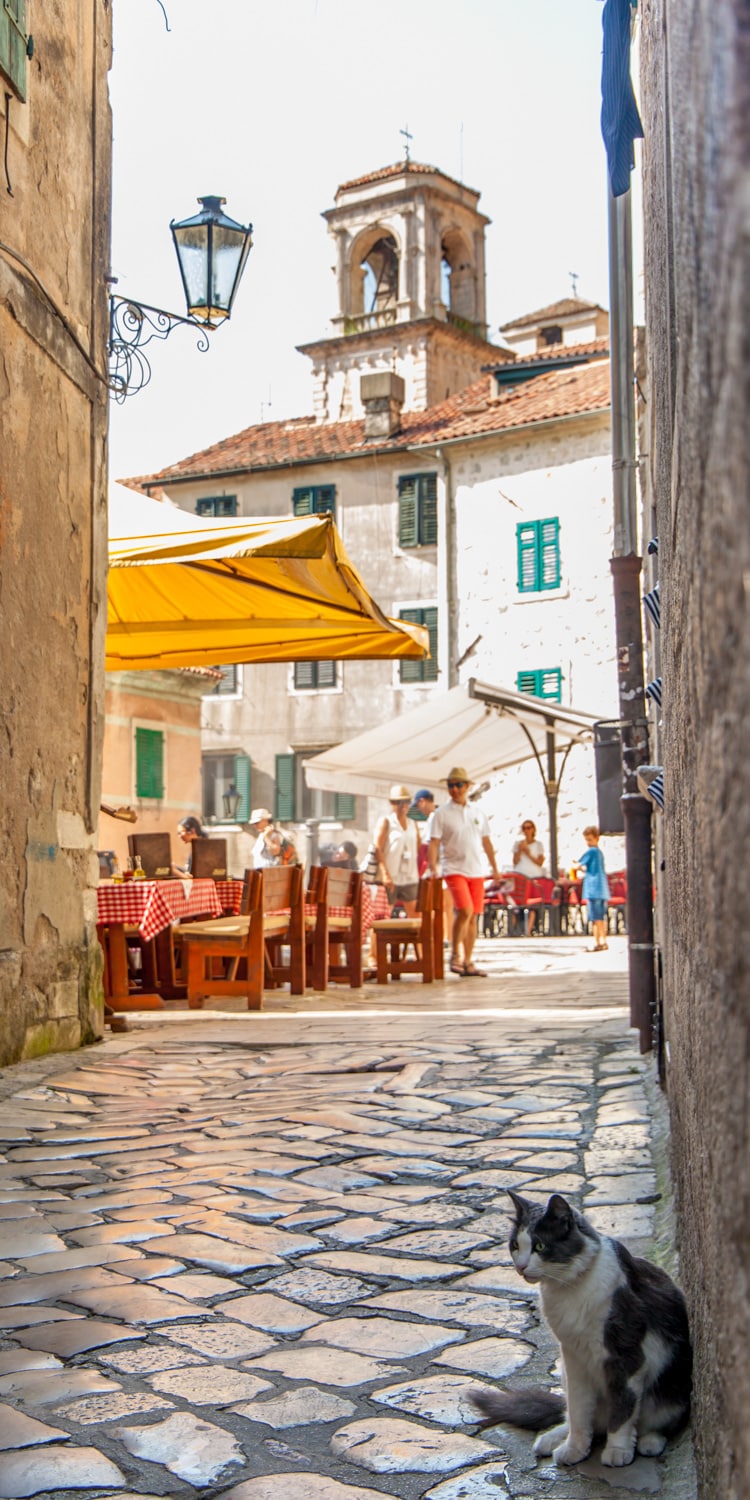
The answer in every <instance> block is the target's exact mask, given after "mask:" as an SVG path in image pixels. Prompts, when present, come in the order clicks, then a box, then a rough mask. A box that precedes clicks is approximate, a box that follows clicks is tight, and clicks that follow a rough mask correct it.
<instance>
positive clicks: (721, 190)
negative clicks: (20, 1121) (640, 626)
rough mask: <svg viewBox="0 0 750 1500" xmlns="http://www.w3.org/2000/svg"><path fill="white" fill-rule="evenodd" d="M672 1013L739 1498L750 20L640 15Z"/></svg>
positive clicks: (707, 1353) (749, 1366)
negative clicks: (659, 579) (659, 578)
mask: <svg viewBox="0 0 750 1500" xmlns="http://www.w3.org/2000/svg"><path fill="white" fill-rule="evenodd" d="M640 10H641V15H642V51H641V55H642V70H643V71H642V85H643V89H642V99H643V110H644V127H645V131H646V149H645V168H646V171H645V215H644V217H645V223H646V294H647V325H648V347H649V350H650V358H651V380H650V389H651V392H652V408H651V464H650V470H651V472H650V481H651V483H652V485H653V488H654V491H655V496H656V503H657V508H658V517H659V538H660V554H659V571H660V575H661V591H662V599H663V603H662V631H661V636H662V640H661V645H662V670H663V675H664V761H665V766H666V796H667V810H666V813H665V817H664V848H665V858H666V871H665V881H664V890H665V900H666V909H665V922H664V928H665V931H664V946H665V1008H666V1024H667V1039H668V1048H669V1059H668V1088H669V1101H670V1110H671V1119H672V1133H673V1154H674V1171H675V1180H676V1187H677V1193H678V1225H679V1241H680V1251H681V1256H682V1266H683V1278H684V1283H685V1287H686V1291H687V1295H688V1299H689V1303H690V1310H691V1314H692V1324H693V1332H694V1340H695V1347H696V1411H695V1424H694V1425H695V1438H696V1449H697V1459H698V1467H699V1476H700V1480H699V1482H700V1491H701V1495H702V1496H704V1497H710V1500H746V1497H747V1495H748V1494H750V1428H749V1427H748V1422H747V1412H748V1407H750V1360H748V1349H749V1348H750V1284H749V1282H748V1266H750V1111H749V1110H748V1063H749V1062H750V1006H749V1005H748V977H749V976H748V969H749V967H750V964H749V955H748V917H747V911H746V901H745V893H746V891H747V889H748V875H749V869H748V864H749V861H748V849H749V848H750V784H749V782H750V778H749V777H748V741H747V729H748V717H747V714H748V689H749V688H750V680H749V679H750V671H749V669H748V632H747V605H746V590H747V585H748V580H749V579H750V531H749V528H748V500H749V497H750V448H749V434H750V424H749V423H748V409H749V408H750V335H749V330H750V281H749V277H748V266H749V257H748V252H749V250H750V236H749V229H750V192H749V189H750V175H749V172H748V167H749V166H750V16H749V14H748V7H747V3H746V0H712V3H710V4H709V3H706V0H642V5H641V7H640Z"/></svg>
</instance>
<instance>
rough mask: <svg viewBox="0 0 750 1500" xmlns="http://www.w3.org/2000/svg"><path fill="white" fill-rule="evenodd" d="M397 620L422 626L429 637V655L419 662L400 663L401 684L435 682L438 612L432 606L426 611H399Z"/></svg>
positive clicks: (436, 672)
mask: <svg viewBox="0 0 750 1500" xmlns="http://www.w3.org/2000/svg"><path fill="white" fill-rule="evenodd" d="M398 617H399V620H408V622H409V624H410V625H424V626H425V628H426V629H427V630H428V631H429V636H430V655H429V657H425V658H423V659H422V660H421V661H400V662H399V664H398V665H399V677H400V681H401V682H437V675H438V660H437V647H438V637H437V628H438V626H437V621H438V612H437V609H436V608H435V607H434V605H433V606H430V608H428V609H400V610H399V612H398Z"/></svg>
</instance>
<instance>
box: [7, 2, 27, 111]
mask: <svg viewBox="0 0 750 1500" xmlns="http://www.w3.org/2000/svg"><path fill="white" fill-rule="evenodd" d="M29 40H30V39H29V38H28V37H27V35H26V0H0V73H1V74H2V76H3V78H4V79H5V80H7V82H8V83H9V84H10V86H11V88H12V89H13V90H14V92H15V93H16V94H17V95H18V97H19V99H22V100H24V101H25V99H26V58H27V56H28V53H27V51H26V49H27V47H28V45H29Z"/></svg>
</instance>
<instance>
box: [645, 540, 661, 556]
mask: <svg viewBox="0 0 750 1500" xmlns="http://www.w3.org/2000/svg"><path fill="white" fill-rule="evenodd" d="M648 551H649V555H650V556H651V557H656V555H657V553H658V551H659V538H658V536H652V538H651V541H650V542H649V544H648Z"/></svg>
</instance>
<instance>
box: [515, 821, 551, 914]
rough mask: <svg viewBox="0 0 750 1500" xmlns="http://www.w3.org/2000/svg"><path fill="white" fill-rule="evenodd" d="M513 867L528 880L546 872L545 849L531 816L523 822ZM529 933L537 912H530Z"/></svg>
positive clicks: (531, 910) (516, 844) (516, 845)
mask: <svg viewBox="0 0 750 1500" xmlns="http://www.w3.org/2000/svg"><path fill="white" fill-rule="evenodd" d="M513 869H514V870H517V871H518V874H519V875H525V876H526V877H527V879H528V880H536V879H537V877H538V876H539V875H542V874H543V873H544V849H543V848H542V845H541V844H540V842H539V840H538V838H537V836H536V823H532V821H531V818H526V820H525V821H524V822H523V823H522V824H521V837H520V839H518V840H517V842H516V843H515V844H514V845H513ZM528 924H529V925H528V934H529V937H531V935H532V933H533V931H534V927H535V925H536V912H535V911H534V910H533V908H531V909H530V910H529V912H528Z"/></svg>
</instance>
